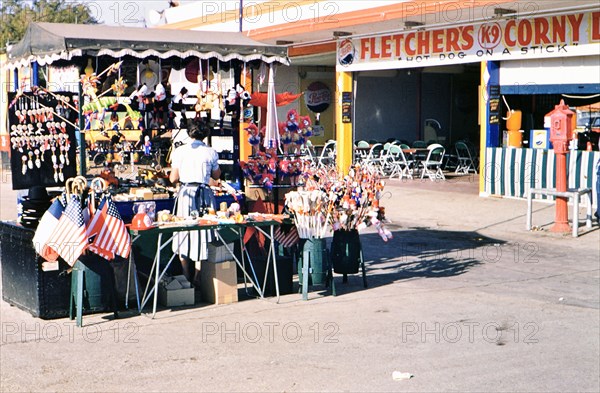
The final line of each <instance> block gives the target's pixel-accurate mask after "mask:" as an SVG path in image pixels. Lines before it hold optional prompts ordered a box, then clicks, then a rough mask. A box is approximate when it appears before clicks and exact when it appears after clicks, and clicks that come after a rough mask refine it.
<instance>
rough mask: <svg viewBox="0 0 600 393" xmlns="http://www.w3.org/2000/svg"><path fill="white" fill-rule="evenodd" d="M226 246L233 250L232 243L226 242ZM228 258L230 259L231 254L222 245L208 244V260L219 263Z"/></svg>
mask: <svg viewBox="0 0 600 393" xmlns="http://www.w3.org/2000/svg"><path fill="white" fill-rule="evenodd" d="M227 246H228V247H229V249H230V250H232V251H233V243H228V244H227ZM229 260H231V254H230V253H229V251H227V248H226V247H225V246H224V245H220V246H215V245H213V244H210V243H209V244H208V262H213V263H219V262H224V261H229Z"/></svg>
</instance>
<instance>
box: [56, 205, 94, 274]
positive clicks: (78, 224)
mask: <svg viewBox="0 0 600 393" xmlns="http://www.w3.org/2000/svg"><path fill="white" fill-rule="evenodd" d="M47 245H48V246H49V247H51V248H52V249H54V250H56V251H57V252H58V255H60V256H61V257H62V258H63V259H64V260H65V262H67V263H68V264H69V265H70V266H73V265H74V264H75V262H76V261H77V258H79V256H80V255H81V253H82V252H83V250H85V248H86V246H87V242H86V236H85V222H84V220H83V212H82V210H81V202H80V201H79V197H77V196H76V195H71V196H70V197H69V198H68V199H67V206H66V207H65V210H64V212H63V213H62V215H61V216H60V219H59V220H58V223H57V225H56V228H55V229H54V231H53V232H52V234H51V235H50V237H49V239H48V242H47Z"/></svg>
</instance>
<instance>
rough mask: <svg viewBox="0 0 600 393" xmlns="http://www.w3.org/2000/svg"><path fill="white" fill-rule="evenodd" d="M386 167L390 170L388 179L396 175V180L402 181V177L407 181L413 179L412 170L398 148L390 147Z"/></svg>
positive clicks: (395, 146)
mask: <svg viewBox="0 0 600 393" xmlns="http://www.w3.org/2000/svg"><path fill="white" fill-rule="evenodd" d="M387 165H389V168H390V169H391V172H390V179H392V178H393V177H394V176H396V175H397V176H398V179H402V178H403V177H404V176H406V177H407V178H409V179H412V178H413V170H412V168H411V167H410V165H409V163H408V160H407V159H406V156H405V155H404V152H403V151H402V149H401V148H400V146H397V145H392V146H390V150H389V153H388V155H387Z"/></svg>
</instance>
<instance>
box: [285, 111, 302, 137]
mask: <svg viewBox="0 0 600 393" xmlns="http://www.w3.org/2000/svg"><path fill="white" fill-rule="evenodd" d="M286 127H287V129H288V131H290V132H296V131H298V128H299V123H298V111H296V110H295V109H290V110H289V111H288V113H287V121H286Z"/></svg>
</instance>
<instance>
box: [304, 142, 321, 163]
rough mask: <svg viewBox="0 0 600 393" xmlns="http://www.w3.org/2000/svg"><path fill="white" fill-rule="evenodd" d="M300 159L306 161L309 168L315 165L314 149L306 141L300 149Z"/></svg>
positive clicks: (310, 143)
mask: <svg viewBox="0 0 600 393" xmlns="http://www.w3.org/2000/svg"><path fill="white" fill-rule="evenodd" d="M300 159H302V160H304V161H308V162H309V163H310V165H311V166H316V165H317V160H316V158H315V149H314V147H313V144H312V142H311V141H306V143H305V144H304V145H302V147H301V148H300Z"/></svg>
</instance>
